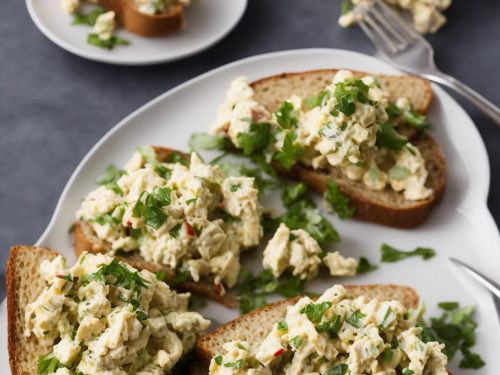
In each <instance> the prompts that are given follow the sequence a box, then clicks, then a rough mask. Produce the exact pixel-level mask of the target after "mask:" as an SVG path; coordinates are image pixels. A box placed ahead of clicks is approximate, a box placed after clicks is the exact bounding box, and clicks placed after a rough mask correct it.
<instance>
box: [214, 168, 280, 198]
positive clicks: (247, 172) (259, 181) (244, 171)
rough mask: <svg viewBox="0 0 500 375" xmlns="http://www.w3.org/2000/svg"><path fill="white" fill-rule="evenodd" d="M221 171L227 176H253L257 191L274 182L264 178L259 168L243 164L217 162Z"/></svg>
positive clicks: (272, 184)
mask: <svg viewBox="0 0 500 375" xmlns="http://www.w3.org/2000/svg"><path fill="white" fill-rule="evenodd" d="M217 165H218V166H219V167H220V169H221V171H222V173H223V174H224V176H225V177H228V176H247V177H253V178H254V185H255V187H256V188H257V189H258V190H259V191H263V190H264V189H266V188H268V187H271V186H274V185H275V184H276V182H275V181H274V180H272V179H269V178H266V177H265V176H264V175H263V173H262V170H261V169H258V168H251V167H249V166H246V165H244V164H238V163H231V162H227V161H221V162H217Z"/></svg>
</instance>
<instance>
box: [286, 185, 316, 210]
mask: <svg viewBox="0 0 500 375" xmlns="http://www.w3.org/2000/svg"><path fill="white" fill-rule="evenodd" d="M281 200H282V201H283V205H284V206H285V207H291V206H293V205H294V204H295V203H297V202H299V201H301V200H306V201H308V202H309V203H310V204H311V205H314V203H313V202H312V200H311V199H310V198H309V196H308V194H307V185H306V184H305V183H303V182H299V183H298V184H295V185H293V184H287V185H284V187H283V190H282V192H281Z"/></svg>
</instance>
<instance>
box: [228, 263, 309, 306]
mask: <svg viewBox="0 0 500 375" xmlns="http://www.w3.org/2000/svg"><path fill="white" fill-rule="evenodd" d="M304 283H305V281H304V280H302V279H301V278H300V277H298V276H292V275H289V274H285V275H282V276H281V277H280V278H279V279H276V278H275V277H274V276H273V274H272V272H271V270H263V271H262V272H260V273H259V274H257V275H254V274H253V273H252V272H251V271H250V270H247V269H243V270H242V271H241V272H240V276H239V280H238V290H239V295H240V312H241V313H243V314H244V313H247V312H249V311H252V310H255V309H256V308H259V307H262V306H265V305H267V300H266V296H268V295H270V294H273V293H276V294H281V295H282V296H284V297H287V298H290V297H295V296H298V295H300V294H302V293H303V292H304Z"/></svg>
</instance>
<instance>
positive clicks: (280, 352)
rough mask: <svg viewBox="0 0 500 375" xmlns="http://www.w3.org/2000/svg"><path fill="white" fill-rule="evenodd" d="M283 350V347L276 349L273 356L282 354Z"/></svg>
mask: <svg viewBox="0 0 500 375" xmlns="http://www.w3.org/2000/svg"><path fill="white" fill-rule="evenodd" d="M284 352H285V349H283V348H281V349H279V350H278V351H276V353H274V356H275V357H279V356H280V355H282V354H283V353H284Z"/></svg>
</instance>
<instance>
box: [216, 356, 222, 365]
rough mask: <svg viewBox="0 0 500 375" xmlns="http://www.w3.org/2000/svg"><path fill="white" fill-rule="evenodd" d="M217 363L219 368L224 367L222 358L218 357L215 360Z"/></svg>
mask: <svg viewBox="0 0 500 375" xmlns="http://www.w3.org/2000/svg"><path fill="white" fill-rule="evenodd" d="M214 361H215V363H217V364H218V365H219V366H220V365H222V356H220V355H218V356H216V357H215V358H214Z"/></svg>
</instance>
